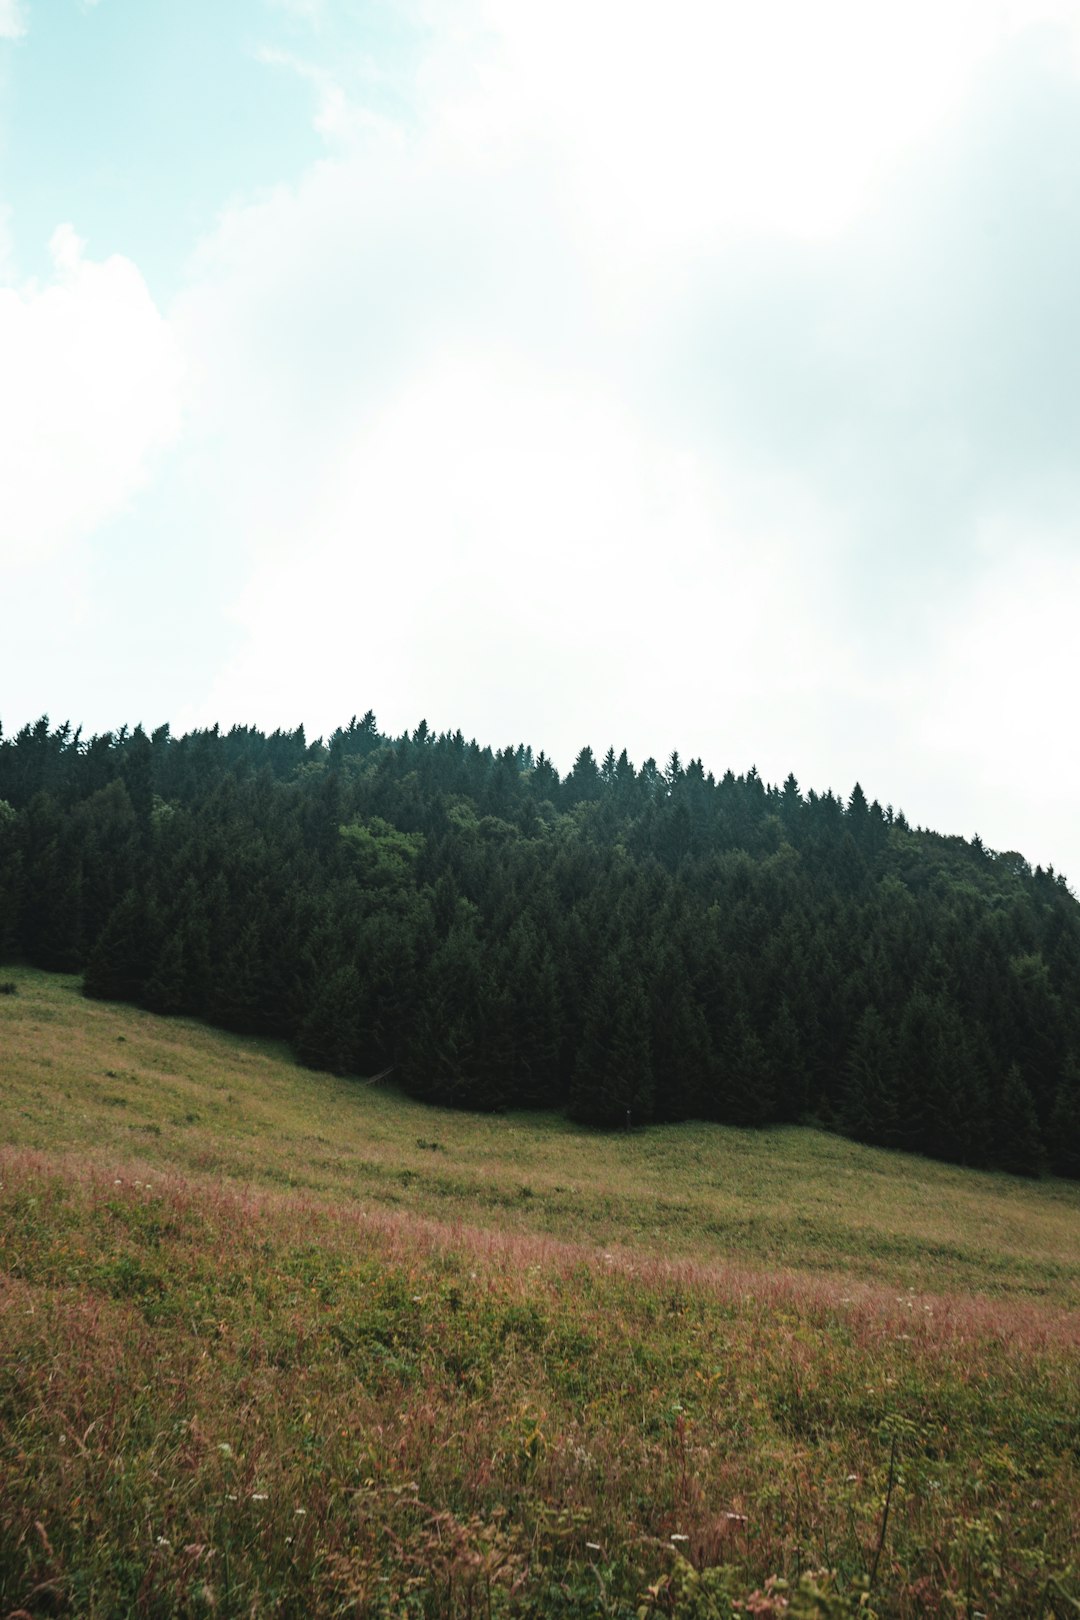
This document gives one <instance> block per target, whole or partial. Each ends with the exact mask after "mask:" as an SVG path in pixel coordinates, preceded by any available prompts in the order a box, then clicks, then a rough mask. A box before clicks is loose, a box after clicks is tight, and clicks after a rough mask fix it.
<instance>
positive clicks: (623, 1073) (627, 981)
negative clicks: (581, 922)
mask: <svg viewBox="0 0 1080 1620" xmlns="http://www.w3.org/2000/svg"><path fill="white" fill-rule="evenodd" d="M652 1111H653V1073H652V1060H651V1056H650V1052H649V1027H648V1015H647V1010H646V1003H645V994H644V990H643V988H642V984H641V979H640V977H639V976H638V974H637V973H636V972H635V971H634V970H633V969H632V968H631V967H630V966H629V965H628V964H626V963H625V962H623V961H621V960H620V959H619V958H618V957H617V956H615V955H609V956H608V957H607V958H606V960H605V961H604V962H603V964H602V965H601V967H600V969H599V970H598V972H597V973H596V976H595V978H594V979H593V982H592V984H591V986H590V988H589V992H588V995H587V997H586V1001H585V1009H584V1018H583V1022H582V1032H581V1040H580V1043H579V1046H578V1050H577V1053H576V1062H575V1065H574V1075H573V1082H572V1085H571V1090H570V1099H569V1113H570V1116H571V1118H572V1119H576V1120H580V1121H581V1123H582V1124H585V1125H605V1126H619V1127H624V1126H627V1125H642V1124H645V1123H647V1122H648V1121H649V1120H650V1119H651V1118H652Z"/></svg>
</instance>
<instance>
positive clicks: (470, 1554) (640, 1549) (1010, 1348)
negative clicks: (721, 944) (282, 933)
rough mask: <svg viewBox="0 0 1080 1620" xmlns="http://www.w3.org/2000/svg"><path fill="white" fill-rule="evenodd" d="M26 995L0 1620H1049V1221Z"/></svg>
mask: <svg viewBox="0 0 1080 1620" xmlns="http://www.w3.org/2000/svg"><path fill="white" fill-rule="evenodd" d="M10 977H11V980H12V981H13V982H14V983H15V985H16V993H15V994H11V995H4V996H0V1053H2V1067H0V1087H2V1096H3V1105H4V1106H3V1121H4V1136H5V1139H6V1140H5V1145H4V1146H3V1148H2V1151H0V1255H2V1263H3V1282H2V1284H0V1290H2V1291H0V1315H2V1321H0V1343H2V1344H3V1347H4V1348H3V1353H2V1354H0V1612H2V1613H5V1614H7V1613H9V1612H11V1611H13V1610H17V1609H20V1608H21V1609H25V1610H27V1612H29V1613H32V1614H38V1613H41V1614H44V1613H57V1612H69V1613H75V1614H79V1615H80V1616H87V1617H88V1620H97V1617H98V1616H105V1615H119V1614H140V1615H142V1614H146V1615H162V1616H164V1615H172V1614H179V1613H183V1614H211V1613H216V1614H219V1615H241V1614H243V1615H256V1616H261V1615H270V1614H301V1613H311V1612H314V1613H320V1614H321V1613H326V1614H371V1615H390V1614H393V1615H417V1616H420V1615H432V1616H433V1615H437V1614H452V1615H462V1616H464V1615H466V1614H486V1613H488V1612H490V1613H492V1614H496V1613H497V1614H504V1615H519V1616H525V1615H533V1616H537V1617H539V1616H541V1615H548V1614H555V1615H558V1614H563V1615H567V1616H569V1615H580V1616H585V1615H590V1616H591V1615H601V1614H607V1615H615V1616H619V1617H623V1620H629V1617H630V1616H631V1615H634V1614H635V1613H637V1612H638V1611H639V1610H641V1609H643V1610H644V1612H646V1613H654V1614H672V1613H675V1614H679V1615H684V1616H692V1615H697V1616H703V1615H704V1616H707V1615H731V1614H733V1613H734V1612H735V1611H733V1610H732V1608H731V1600H732V1599H735V1598H738V1599H745V1598H747V1597H748V1596H749V1594H750V1593H751V1592H753V1591H754V1590H763V1589H764V1586H765V1583H766V1582H767V1580H768V1579H769V1578H770V1577H774V1576H775V1577H782V1578H784V1579H785V1580H786V1581H787V1582H788V1583H790V1590H789V1591H788V1592H787V1599H788V1600H790V1603H791V1607H790V1608H789V1609H784V1607H783V1601H784V1600H785V1597H784V1591H783V1589H782V1588H781V1587H778V1586H775V1585H774V1587H773V1588H772V1589H771V1590H772V1595H771V1597H770V1598H769V1599H768V1602H767V1603H766V1600H765V1599H763V1598H758V1599H755V1600H754V1601H755V1602H757V1603H759V1604H760V1605H761V1606H760V1607H759V1608H758V1609H757V1610H756V1611H755V1612H758V1613H763V1614H769V1613H775V1614H780V1613H783V1612H787V1613H790V1614H793V1615H796V1614H804V1615H808V1616H809V1615H812V1614H816V1615H819V1616H822V1617H824V1616H825V1615H827V1614H828V1615H838V1614H843V1613H847V1612H849V1611H850V1612H852V1613H854V1612H855V1606H856V1605H857V1603H858V1602H859V1594H860V1592H863V1591H864V1590H865V1585H866V1581H867V1578H868V1577H869V1576H870V1575H871V1573H872V1574H873V1582H872V1591H871V1594H870V1606H869V1608H866V1607H864V1608H862V1609H861V1610H860V1611H859V1612H861V1613H877V1614H879V1615H883V1616H884V1615H916V1614H918V1615H946V1614H948V1615H954V1614H956V1613H958V1612H959V1613H969V1614H972V1615H974V1614H975V1613H976V1612H983V1613H986V1614H994V1615H1016V1616H1021V1615H1031V1614H1035V1613H1039V1612H1043V1613H1046V1614H1056V1615H1061V1616H1064V1615H1065V1614H1067V1613H1073V1612H1075V1611H1074V1608H1072V1607H1070V1606H1069V1605H1070V1604H1071V1603H1075V1601H1076V1599H1077V1598H1078V1597H1080V1587H1078V1585H1077V1580H1076V1570H1075V1568H1074V1567H1073V1559H1074V1550H1075V1547H1076V1545H1077V1544H1078V1541H1080V1428H1078V1426H1077V1412H1078V1411H1080V1355H1078V1354H1077V1352H1078V1350H1080V1244H1078V1242H1077V1237H1078V1235H1080V1189H1078V1188H1077V1187H1076V1186H1075V1184H1072V1183H1067V1182H1062V1181H1052V1180H1044V1181H1042V1182H1029V1181H1023V1180H1018V1179H1016V1178H1013V1177H1009V1176H1003V1175H994V1174H987V1173H984V1172H976V1171H966V1170H961V1169H956V1168H953V1167H950V1166H947V1165H942V1164H934V1163H932V1162H930V1161H928V1160H925V1159H918V1158H911V1157H909V1156H906V1155H901V1154H896V1153H889V1152H885V1151H883V1150H878V1149H873V1148H868V1147H864V1146H860V1145H857V1144H854V1143H851V1142H846V1141H844V1140H842V1139H840V1138H837V1137H834V1136H829V1135H826V1134H824V1133H821V1132H815V1131H811V1130H806V1129H799V1128H793V1127H777V1128H774V1129H772V1130H769V1131H764V1132H761V1131H758V1132H750V1131H744V1130H734V1129H730V1128H724V1127H720V1126H717V1125H711V1124H699V1125H690V1124H684V1125H681V1126H676V1127H672V1126H663V1127H660V1126H657V1127H654V1128H652V1129H648V1130H642V1131H637V1132H633V1133H630V1134H624V1133H618V1134H608V1135H597V1133H595V1132H593V1131H590V1130H587V1129H582V1128H581V1127H577V1126H574V1125H572V1124H570V1123H569V1122H568V1121H567V1120H565V1119H564V1118H562V1117H560V1116H558V1115H554V1114H550V1113H548V1114H543V1113H536V1114H528V1115H525V1114H517V1115H514V1116H510V1117H504V1116H492V1115H478V1114H470V1113H465V1112H462V1111H460V1110H442V1109H433V1108H431V1107H430V1106H424V1105H421V1104H419V1103H417V1102H416V1101H414V1100H411V1099H409V1098H408V1097H405V1096H403V1095H401V1094H400V1093H398V1092H395V1091H392V1090H387V1089H386V1088H385V1087H382V1086H375V1087H371V1086H364V1085H360V1084H357V1083H356V1082H355V1081H347V1080H339V1079H336V1078H334V1077H332V1076H329V1075H315V1074H312V1073H311V1072H310V1071H307V1070H304V1069H302V1068H300V1067H298V1066H297V1065H296V1064H295V1063H294V1062H293V1061H292V1060H291V1058H290V1057H289V1055H288V1053H287V1051H286V1050H285V1048H283V1047H282V1046H281V1045H280V1044H278V1043H273V1042H267V1041H261V1040H256V1039H252V1038H250V1037H241V1036H236V1035H228V1034H223V1033H221V1032H215V1031H213V1030H209V1029H207V1028H205V1027H203V1026H200V1025H198V1024H195V1023H193V1022H189V1021H187V1020H183V1019H162V1018H160V1017H155V1016H153V1015H151V1014H149V1013H147V1012H144V1011H141V1010H138V1009H134V1008H130V1007H116V1006H109V1005H106V1004H103V1003H100V1002H92V1001H87V1000H86V999H84V998H83V997H82V996H81V994H80V993H79V986H78V982H77V981H76V980H73V979H71V978H63V977H58V976H51V975H46V974H43V973H39V972H32V971H28V970H25V969H16V970H12V972H11V975H10ZM886 1503H888V1509H887V1511H886ZM721 1571H723V1573H721ZM820 1571H832V1572H833V1573H832V1575H831V1576H825V1575H822V1574H813V1575H811V1574H810V1573H808V1572H820ZM800 1577H801V1578H802V1591H801V1594H800V1593H799V1592H798V1590H797V1588H798V1584H799V1581H800ZM650 1591H651V1595H650ZM725 1593H726V1594H727V1595H726V1596H725V1595H724V1594H725ZM815 1593H817V1594H819V1595H818V1596H815V1595H814V1594H815ZM821 1594H826V1595H824V1596H823V1595H821ZM829 1594H831V1595H829ZM1070 1594H1071V1595H1070ZM829 1604H832V1605H833V1606H832V1607H829V1606H828V1605H829ZM1040 1606H1041V1608H1040Z"/></svg>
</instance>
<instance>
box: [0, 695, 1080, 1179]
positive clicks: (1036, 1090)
mask: <svg viewBox="0 0 1080 1620" xmlns="http://www.w3.org/2000/svg"><path fill="white" fill-rule="evenodd" d="M4 958H7V959H9V960H10V959H15V958H22V959H25V960H28V961H30V962H32V963H33V964H35V965H37V966H40V967H44V968H52V969H59V970H62V971H66V972H81V973H83V975H84V985H85V990H86V993H87V995H89V996H97V997H104V998H113V999H119V1000H126V1001H131V1002H135V1003H137V1004H139V1005H141V1006H143V1007H146V1008H149V1009H152V1010H153V1011H155V1012H159V1013H166V1014H168V1013H173V1014H178V1013H182V1014H191V1015H195V1016H197V1017H200V1018H205V1019H208V1020H210V1021H211V1022H213V1023H215V1024H218V1025H221V1026H223V1027H225V1028H228V1029H232V1030H238V1031H242V1032H248V1033H262V1034H268V1035H274V1036H279V1037H283V1038H285V1039H286V1040H288V1041H289V1042H291V1044H292V1046H293V1048H294V1050H295V1051H296V1053H297V1055H298V1056H299V1058H300V1059H301V1060H302V1061H303V1062H304V1063H306V1064H309V1065H310V1066H312V1067H314V1068H324V1069H330V1070H334V1071H337V1072H339V1073H344V1074H357V1075H365V1076H366V1075H373V1074H382V1073H384V1072H386V1071H392V1074H393V1078H394V1080H395V1081H397V1082H399V1083H400V1084H401V1085H402V1086H403V1087H404V1088H406V1089H407V1090H408V1091H409V1092H411V1093H412V1094H413V1095H415V1096H417V1097H420V1098H424V1099H428V1100H431V1101H433V1102H438V1103H441V1104H454V1105H460V1106H463V1107H468V1108H478V1109H501V1108H513V1107H525V1108H564V1109H566V1110H567V1111H568V1112H569V1114H570V1115H571V1117H572V1118H574V1119H576V1120H579V1121H581V1122H582V1123H586V1124H593V1125H597V1126H617V1127H625V1126H626V1125H627V1124H630V1125H631V1126H635V1125H639V1124H645V1123H647V1122H650V1121H675V1120H680V1119H686V1118H699V1119H711V1120H717V1121H721V1122H724V1123H728V1124H733V1125H740V1126H763V1125H768V1124H770V1123H773V1122H781V1121H799V1120H812V1121H814V1122H816V1123H818V1124H821V1125H824V1126H826V1127H827V1128H830V1129H834V1130H838V1131H843V1132H846V1133H848V1134H850V1135H852V1136H854V1137H857V1138H858V1139H859V1140H861V1141H865V1142H871V1143H877V1144H881V1145H884V1146H895V1147H901V1148H905V1149H908V1150H913V1151H918V1152H922V1153H925V1154H929V1155H933V1156H935V1157H938V1158H942V1159H948V1160H955V1161H957V1162H960V1163H965V1164H971V1165H990V1166H996V1167H999V1168H1002V1169H1005V1170H1010V1171H1014V1172H1018V1173H1025V1174H1034V1173H1038V1172H1039V1171H1041V1170H1043V1169H1050V1170H1053V1171H1056V1172H1057V1173H1058V1174H1062V1175H1068V1176H1074V1177H1076V1176H1080V993H1078V992H1080V905H1078V903H1077V901H1076V900H1075V899H1074V897H1073V896H1072V894H1071V893H1070V892H1069V890H1068V888H1067V887H1066V884H1065V882H1064V880H1063V878H1061V877H1060V876H1055V875H1054V873H1053V871H1052V870H1051V871H1043V870H1042V869H1041V868H1038V867H1036V868H1035V870H1034V871H1033V870H1032V869H1031V867H1030V866H1029V864H1028V863H1027V862H1026V861H1025V860H1024V859H1023V857H1022V856H1021V855H1019V854H1017V853H1015V852H1009V853H1000V852H995V851H993V850H991V849H988V848H987V847H985V846H984V845H983V844H982V843H981V842H980V840H979V839H978V838H975V839H972V840H971V841H968V840H965V839H963V838H959V837H943V836H941V835H939V834H937V833H933V832H930V831H927V830H924V829H920V828H913V827H911V826H910V825H909V824H908V822H907V820H906V819H905V817H904V816H903V815H902V814H899V813H894V812H893V811H892V809H891V808H887V809H883V808H882V807H881V805H880V804H878V803H877V802H876V801H874V802H868V800H867V798H866V795H865V794H864V792H863V790H862V788H861V787H859V786H858V785H856V786H855V788H854V789H853V791H852V793H851V795H850V797H849V798H848V799H847V801H846V802H845V801H844V800H842V799H840V798H838V797H837V796H836V795H834V794H833V793H832V792H825V793H821V794H819V793H815V792H813V791H809V792H806V793H804V792H802V791H801V789H800V787H799V785H798V783H797V782H796V781H795V778H794V777H793V776H789V777H788V779H787V781H786V782H785V783H784V784H783V786H782V787H775V786H769V785H767V784H766V783H765V782H764V781H762V780H761V778H760V777H759V776H758V774H757V772H756V771H754V770H750V771H749V772H748V773H747V774H746V775H743V776H736V775H734V774H733V773H732V772H730V771H728V772H727V773H726V774H725V775H723V776H722V777H721V778H720V779H718V780H717V779H715V778H714V777H713V776H712V775H711V774H709V773H707V772H706V771H705V769H704V768H703V766H702V763H701V761H700V760H690V761H689V762H687V763H686V764H684V763H683V762H682V761H680V759H679V757H678V756H677V755H676V754H673V755H672V756H671V758H670V760H669V761H668V762H667V764H666V766H664V767H662V768H661V767H659V766H658V765H657V764H656V762H655V761H653V760H646V762H645V763H644V765H642V766H641V767H640V768H635V767H634V765H633V764H631V762H630V761H629V760H628V758H627V756H626V753H625V752H623V753H621V754H619V755H618V756H616V755H615V752H614V750H609V751H608V753H607V755H606V757H605V758H604V759H603V760H602V761H598V760H597V759H596V758H595V757H594V755H593V753H592V752H591V750H590V749H588V748H584V749H582V751H581V753H580V754H579V755H578V758H577V760H576V761H575V763H574V766H573V769H572V770H571V771H570V772H569V774H568V775H566V776H560V774H559V773H558V771H557V770H556V769H555V768H554V766H553V765H552V763H551V762H550V761H549V760H548V759H547V758H545V756H544V755H543V754H542V753H541V754H538V755H536V756H534V755H533V753H532V751H531V750H530V749H529V748H528V747H525V746H518V747H508V748H504V749H502V750H494V751H493V750H492V749H490V748H484V747H480V746H478V745H477V744H476V743H475V742H467V741H466V740H465V738H464V737H463V736H462V734H461V733H460V732H456V733H453V734H441V735H435V734H434V733H432V732H431V731H429V729H428V727H427V726H426V724H424V723H421V724H420V725H419V726H418V727H417V729H416V730H415V731H414V732H413V733H412V734H411V735H403V736H400V737H389V736H385V735H383V734H381V733H380V732H379V730H378V728H377V725H376V722H375V718H374V716H373V715H372V714H370V713H368V714H366V715H365V716H364V718H363V719H362V720H356V719H353V720H352V721H351V722H350V724H349V725H348V726H346V727H344V728H342V729H339V730H338V731H336V732H334V734H333V736H332V737H330V739H329V740H328V741H326V742H323V741H317V742H313V743H308V741H307V740H306V737H305V734H304V730H303V727H300V728H298V729H297V730H296V731H292V732H289V731H276V732H274V733H273V734H272V735H269V736H267V735H264V734H263V733H262V732H259V731H257V730H254V729H249V728H234V729H233V730H231V731H229V732H227V733H226V732H223V731H221V730H219V729H218V728H217V727H215V728H214V729H212V730H208V731H195V732H192V733H190V734H188V735H186V736H183V737H174V736H172V735H171V734H170V731H169V728H168V727H162V728H160V729H159V730H157V731H155V732H154V733H153V734H152V735H147V733H145V732H144V731H143V730H142V729H141V728H140V727H136V728H135V729H134V730H128V729H127V728H124V729H123V730H121V731H119V732H116V733H105V734H104V735H101V736H95V737H92V738H91V739H90V740H89V741H86V740H84V739H83V738H82V737H81V735H80V733H79V732H77V731H73V730H72V728H71V727H70V726H69V725H62V726H59V727H57V728H55V729H53V728H51V727H50V723H49V721H48V720H47V719H46V718H43V719H42V720H40V721H39V722H38V723H37V724H36V725H34V726H27V727H25V728H24V729H23V730H22V731H20V732H19V733H18V734H17V735H16V736H14V737H11V738H3V737H2V736H0V959H4Z"/></svg>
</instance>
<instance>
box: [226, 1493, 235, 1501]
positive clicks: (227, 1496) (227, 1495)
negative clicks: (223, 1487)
mask: <svg viewBox="0 0 1080 1620" xmlns="http://www.w3.org/2000/svg"><path fill="white" fill-rule="evenodd" d="M225 1500H226V1502H235V1501H236V1497H235V1496H234V1495H233V1493H232V1491H226V1492H225Z"/></svg>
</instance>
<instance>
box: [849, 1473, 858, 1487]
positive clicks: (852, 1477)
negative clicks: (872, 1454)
mask: <svg viewBox="0 0 1080 1620" xmlns="http://www.w3.org/2000/svg"><path fill="white" fill-rule="evenodd" d="M847 1483H848V1484H849V1485H857V1484H858V1483H859V1476H858V1474H849V1475H848V1476H847Z"/></svg>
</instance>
